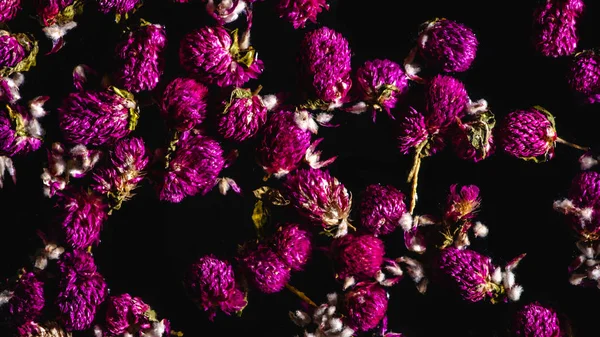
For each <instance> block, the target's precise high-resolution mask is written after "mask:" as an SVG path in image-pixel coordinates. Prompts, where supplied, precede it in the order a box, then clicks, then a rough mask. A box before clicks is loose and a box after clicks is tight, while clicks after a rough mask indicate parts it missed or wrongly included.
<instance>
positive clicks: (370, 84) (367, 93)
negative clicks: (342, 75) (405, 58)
mask: <svg viewBox="0 0 600 337" xmlns="http://www.w3.org/2000/svg"><path fill="white" fill-rule="evenodd" d="M356 80H357V82H358V87H359V89H360V92H361V95H362V100H364V101H365V102H366V103H367V104H368V105H369V106H370V107H372V108H373V109H375V110H382V109H383V110H384V111H385V112H387V113H388V114H390V109H393V108H394V107H396V102H397V101H398V97H400V96H401V95H403V94H405V93H406V92H407V91H408V78H407V77H406V74H405V73H404V70H403V69H402V67H401V66H400V65H399V64H398V63H396V62H392V61H390V60H373V61H367V62H365V64H364V65H363V66H362V67H360V68H358V70H357V71H356ZM390 116H391V115H390Z"/></svg>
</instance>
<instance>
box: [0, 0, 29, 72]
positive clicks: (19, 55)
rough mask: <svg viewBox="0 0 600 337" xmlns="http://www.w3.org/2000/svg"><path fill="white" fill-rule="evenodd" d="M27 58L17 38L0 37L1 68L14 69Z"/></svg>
mask: <svg viewBox="0 0 600 337" xmlns="http://www.w3.org/2000/svg"><path fill="white" fill-rule="evenodd" d="M0 6H2V5H0ZM25 56H26V53H25V48H23V46H22V45H21V44H20V43H19V40H17V38H16V37H14V36H12V35H8V34H6V35H1V36H0V68H5V67H14V66H16V65H17V64H18V63H19V62H21V61H22V60H23V59H24V58H25Z"/></svg>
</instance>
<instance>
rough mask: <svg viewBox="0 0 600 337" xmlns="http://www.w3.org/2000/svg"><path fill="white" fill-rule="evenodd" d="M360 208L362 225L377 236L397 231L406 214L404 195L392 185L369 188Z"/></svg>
mask: <svg viewBox="0 0 600 337" xmlns="http://www.w3.org/2000/svg"><path fill="white" fill-rule="evenodd" d="M359 208H360V223H361V224H362V226H363V228H364V229H366V230H367V231H369V232H370V233H372V234H373V235H375V236H378V235H386V234H390V233H392V232H393V231H395V230H396V228H398V226H400V218H402V216H403V215H404V214H406V205H405V204H404V194H402V192H400V191H399V190H397V189H396V188H395V187H394V186H391V185H388V186H382V185H369V186H367V188H366V190H365V192H364V193H363V196H362V200H361V203H360V207H359Z"/></svg>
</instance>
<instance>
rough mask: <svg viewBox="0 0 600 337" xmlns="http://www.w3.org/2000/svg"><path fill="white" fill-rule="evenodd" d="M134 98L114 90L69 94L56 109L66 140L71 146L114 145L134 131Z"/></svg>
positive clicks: (124, 92) (137, 114)
mask: <svg viewBox="0 0 600 337" xmlns="http://www.w3.org/2000/svg"><path fill="white" fill-rule="evenodd" d="M137 109H138V107H137V103H136V102H135V101H134V99H133V95H131V94H130V93H128V92H126V91H122V90H119V89H117V88H114V87H113V88H111V90H108V91H83V92H75V93H71V94H69V96H68V97H67V98H66V99H65V100H64V101H63V104H62V106H61V107H59V108H58V112H59V116H58V117H59V123H60V128H61V131H62V133H63V137H64V138H65V140H66V141H67V142H69V143H72V144H83V145H92V146H101V145H113V144H114V143H115V142H116V141H117V140H119V139H121V138H123V137H126V136H127V135H129V133H130V132H131V131H132V130H134V129H135V126H136V124H137V119H138V117H139V113H138V111H137Z"/></svg>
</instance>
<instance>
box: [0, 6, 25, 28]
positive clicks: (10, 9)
mask: <svg viewBox="0 0 600 337" xmlns="http://www.w3.org/2000/svg"><path fill="white" fill-rule="evenodd" d="M19 9H21V0H5V1H2V2H1V3H0V23H5V22H8V21H10V20H12V19H13V18H14V17H15V16H17V12H18V11H19Z"/></svg>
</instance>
